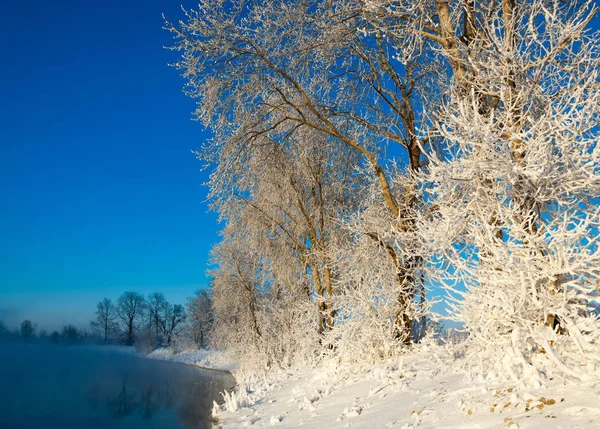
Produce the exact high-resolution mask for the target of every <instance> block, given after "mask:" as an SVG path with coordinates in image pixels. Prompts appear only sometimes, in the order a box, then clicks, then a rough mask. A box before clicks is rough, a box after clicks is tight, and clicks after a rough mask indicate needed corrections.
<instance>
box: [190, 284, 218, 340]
mask: <svg viewBox="0 0 600 429" xmlns="http://www.w3.org/2000/svg"><path fill="white" fill-rule="evenodd" d="M186 308H187V315H188V318H187V321H188V326H189V335H190V336H191V339H192V341H193V342H194V344H196V346H197V347H205V346H206V345H207V343H208V341H207V340H208V334H209V332H210V329H211V326H212V321H213V315H212V298H211V296H210V292H209V290H207V289H198V290H197V291H196V293H195V294H194V296H192V297H190V298H188V300H187V303H186Z"/></svg>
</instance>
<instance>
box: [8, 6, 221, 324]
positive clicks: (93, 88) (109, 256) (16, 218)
mask: <svg viewBox="0 0 600 429" xmlns="http://www.w3.org/2000/svg"><path fill="white" fill-rule="evenodd" d="M180 4H184V5H185V6H188V7H189V6H193V5H194V2H189V1H185V0H183V1H182V0H177V1H169V0H161V1H159V0H148V1H144V2H142V1H133V0H130V1H127V0H105V1H102V2H90V1H81V0H69V1H65V0H56V1H41V0H34V1H24V0H6V1H3V2H2V3H1V5H0V16H2V25H1V26H0V33H1V37H0V52H1V53H2V66H1V67H0V319H4V320H5V321H6V322H8V323H9V324H11V325H14V324H15V323H16V322H18V321H20V320H22V319H24V318H31V319H32V320H33V321H34V322H36V323H38V325H39V326H40V327H45V328H47V329H54V328H56V327H58V326H60V325H61V324H63V323H76V324H78V325H80V326H83V325H87V322H88V321H89V319H90V318H91V317H92V313H93V311H94V307H95V303H96V302H97V301H99V300H100V299H102V298H103V297H104V296H107V297H110V298H113V299H115V298H116V297H117V296H118V295H119V294H120V293H121V292H122V291H125V290H136V291H138V292H140V293H143V294H147V293H150V292H153V291H162V292H164V293H165V295H166V296H167V298H168V299H169V300H171V301H172V302H176V303H177V302H179V303H183V302H184V300H185V298H186V297H187V296H190V295H191V294H192V293H193V292H194V290H195V289H197V288H199V287H204V286H206V277H205V270H206V269H207V258H208V253H209V249H210V247H211V246H212V244H213V243H214V242H215V241H216V240H217V230H218V225H217V222H216V216H215V215H214V214H212V213H208V207H207V204H206V203H204V200H205V198H206V188H204V187H203V186H201V184H202V183H203V182H205V181H206V179H207V173H206V172H201V171H200V168H201V163H200V162H199V161H197V160H196V159H195V158H194V156H193V154H192V153H191V150H194V149H197V148H199V146H200V145H201V144H202V142H203V141H204V139H205V138H206V133H205V132H204V131H203V129H202V126H201V125H200V124H199V123H197V122H194V121H192V120H191V117H192V115H191V112H192V111H193V109H194V102H193V101H192V100H190V99H188V98H187V97H186V96H185V95H184V94H183V93H182V92H181V88H182V85H183V79H182V78H181V77H180V76H179V75H178V72H177V71H176V70H175V69H173V68H170V67H168V65H167V64H168V63H169V62H172V61H173V60H174V59H175V58H176V56H177V55H176V53H174V52H171V51H167V50H165V49H163V46H165V45H169V44H171V36H170V34H169V33H167V32H166V31H164V30H163V29H162V25H163V21H162V17H161V13H163V12H164V13H165V14H166V15H167V17H169V19H171V20H176V19H179V18H181V16H182V12H181V9H180V7H179V5H180Z"/></svg>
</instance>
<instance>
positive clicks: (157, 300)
mask: <svg viewBox="0 0 600 429" xmlns="http://www.w3.org/2000/svg"><path fill="white" fill-rule="evenodd" d="M165 304H167V299H166V298H165V296H164V295H163V294H162V293H161V292H154V293H153V294H150V295H148V298H147V299H146V306H147V310H148V315H147V316H148V323H149V328H154V335H155V340H156V341H157V342H158V339H159V334H160V329H161V326H162V319H163V316H164V315H163V310H164V307H165Z"/></svg>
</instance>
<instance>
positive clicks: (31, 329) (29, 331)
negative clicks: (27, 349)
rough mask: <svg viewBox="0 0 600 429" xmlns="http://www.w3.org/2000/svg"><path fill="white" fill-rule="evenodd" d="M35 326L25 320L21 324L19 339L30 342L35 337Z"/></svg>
mask: <svg viewBox="0 0 600 429" xmlns="http://www.w3.org/2000/svg"><path fill="white" fill-rule="evenodd" d="M35 328H36V325H34V324H33V323H31V320H29V319H26V320H24V321H23V323H21V338H23V339H24V340H31V339H33V337H34V336H35Z"/></svg>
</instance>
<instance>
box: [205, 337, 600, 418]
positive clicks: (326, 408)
mask: <svg viewBox="0 0 600 429" xmlns="http://www.w3.org/2000/svg"><path fill="white" fill-rule="evenodd" d="M440 356H443V354H442V353H438V352H436V351H435V350H432V349H427V348H422V349H421V350H420V351H418V352H416V353H414V354H411V355H407V356H405V357H401V358H399V359H394V360H391V361H387V362H382V363H380V364H377V365H374V366H372V367H371V368H362V369H352V368H338V367H336V365H335V364H333V363H330V364H328V365H327V366H325V367H321V368H312V369H303V370H298V371H295V372H292V373H279V374H278V375H277V376H275V375H273V376H272V377H264V378H262V380H260V381H258V382H256V381H255V382H245V383H244V382H242V381H241V380H238V383H239V385H238V388H237V389H236V393H235V394H234V395H232V396H229V397H228V398H227V401H226V403H225V404H224V405H222V406H221V407H219V408H218V409H217V410H215V411H214V412H215V414H216V417H217V418H218V420H219V422H220V423H219V426H218V427H220V428H222V429H230V428H239V427H256V428H265V427H273V426H277V427H280V428H297V427H303V428H315V429H317V428H327V429H341V428H346V427H353V428H368V429H375V428H402V429H409V428H417V427H418V428H432V429H433V428H438V429H439V428H444V429H459V428H460V429H462V428H465V429H466V428H481V429H491V428H510V429H519V428H521V429H523V428H527V429H542V428H544V429H545V428H564V429H567V428H568V429H584V428H590V429H591V428H600V405H599V403H598V398H599V397H600V387H599V386H597V385H593V384H589V385H584V384H580V385H573V384H566V383H564V382H563V380H558V379H555V380H550V381H549V382H548V384H547V385H546V386H545V387H543V388H542V387H539V388H526V387H523V386H521V387H519V386H517V385H516V384H515V383H514V382H513V383H511V382H503V381H500V380H498V379H494V378H490V379H486V380H484V379H480V378H473V377H471V376H469V374H468V373H467V372H466V371H465V370H464V362H462V361H461V359H460V358H456V359H444V358H441V357H440Z"/></svg>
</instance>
